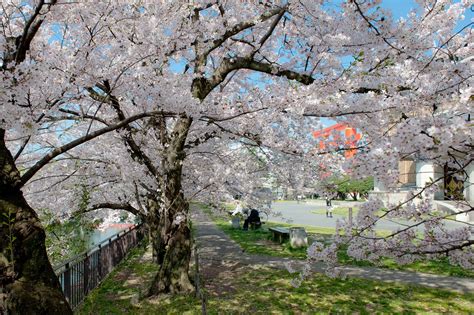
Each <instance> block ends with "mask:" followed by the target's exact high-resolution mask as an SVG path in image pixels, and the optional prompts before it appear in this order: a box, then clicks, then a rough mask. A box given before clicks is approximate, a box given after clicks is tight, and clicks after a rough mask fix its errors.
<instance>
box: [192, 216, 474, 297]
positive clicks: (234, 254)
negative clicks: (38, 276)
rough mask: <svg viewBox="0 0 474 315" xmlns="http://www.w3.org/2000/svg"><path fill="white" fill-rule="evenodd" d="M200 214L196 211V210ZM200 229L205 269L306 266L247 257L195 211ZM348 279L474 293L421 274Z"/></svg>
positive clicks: (461, 281)
mask: <svg viewBox="0 0 474 315" xmlns="http://www.w3.org/2000/svg"><path fill="white" fill-rule="evenodd" d="M196 210H197V209H196ZM192 219H193V222H194V225H195V226H196V228H197V235H196V236H197V243H198V248H199V260H200V264H201V265H204V267H206V266H207V267H209V265H211V266H215V267H216V270H222V269H224V270H225V269H226V268H229V269H231V268H233V267H235V266H237V265H247V266H249V268H253V267H257V266H259V265H263V266H269V267H273V268H279V269H285V266H284V263H285V262H288V261H291V262H293V263H294V264H295V265H296V266H298V265H299V266H302V264H303V262H302V261H298V260H291V259H289V258H279V257H271V256H264V255H254V254H248V253H245V252H244V251H243V250H242V248H241V247H240V246H239V245H238V244H237V243H235V242H234V241H233V240H231V239H230V238H229V237H228V236H227V235H226V234H225V233H224V232H222V231H221V230H220V229H219V228H217V227H216V226H215V224H214V223H213V222H212V220H211V219H209V218H208V216H207V215H206V214H204V213H203V212H202V211H194V214H193V216H192ZM312 269H313V270H314V271H315V272H320V273H321V272H323V270H324V268H323V265H322V264H317V265H314V266H312ZM344 271H345V273H346V275H347V276H348V277H357V278H366V279H371V280H379V281H395V282H402V283H407V284H416V285H423V286H428V287H432V288H439V289H448V290H454V291H458V292H463V293H466V292H474V280H472V279H469V278H456V277H448V276H440V275H432V274H425V273H419V272H409V271H396V270H388V269H381V268H370V267H352V266H347V267H344Z"/></svg>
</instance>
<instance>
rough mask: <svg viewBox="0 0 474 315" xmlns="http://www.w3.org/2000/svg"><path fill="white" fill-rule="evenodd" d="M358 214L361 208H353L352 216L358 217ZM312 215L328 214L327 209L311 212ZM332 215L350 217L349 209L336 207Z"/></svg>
mask: <svg viewBox="0 0 474 315" xmlns="http://www.w3.org/2000/svg"><path fill="white" fill-rule="evenodd" d="M357 212H359V208H357V207H352V215H353V217H355V216H356V215H357ZM311 213H314V214H324V215H325V214H326V209H316V210H311ZM332 214H337V215H341V216H345V217H347V216H349V207H334V208H333V209H332Z"/></svg>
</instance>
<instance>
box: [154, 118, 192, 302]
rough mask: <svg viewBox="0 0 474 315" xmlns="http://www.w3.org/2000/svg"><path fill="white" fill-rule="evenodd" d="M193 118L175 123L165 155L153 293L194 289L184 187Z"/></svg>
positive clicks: (182, 119) (180, 291)
mask: <svg viewBox="0 0 474 315" xmlns="http://www.w3.org/2000/svg"><path fill="white" fill-rule="evenodd" d="M190 125H191V119H190V118H180V119H179V120H178V122H177V123H176V125H175V127H174V130H173V133H172V134H171V136H170V141H169V143H168V145H167V146H166V150H165V152H164V155H163V159H162V167H163V175H164V176H163V178H162V184H161V185H162V194H163V195H162V203H160V214H159V222H160V223H159V232H160V240H159V241H158V243H157V244H158V248H157V254H158V262H159V263H160V271H159V272H158V274H157V275H156V277H155V279H154V281H153V284H152V286H151V288H150V292H149V293H150V295H156V294H159V293H172V294H175V293H186V292H192V291H194V287H193V285H192V284H191V281H190V279H189V263H190V260H191V248H192V239H191V230H190V228H189V222H188V212H189V204H188V203H187V202H186V200H185V199H184V195H183V192H182V190H181V174H182V168H183V160H184V158H185V154H184V151H183V148H184V144H185V141H186V137H187V133H188V130H189V127H190Z"/></svg>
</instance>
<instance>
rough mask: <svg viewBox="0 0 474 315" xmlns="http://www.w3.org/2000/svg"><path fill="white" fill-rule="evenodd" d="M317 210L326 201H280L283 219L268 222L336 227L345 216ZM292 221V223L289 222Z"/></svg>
mask: <svg viewBox="0 0 474 315" xmlns="http://www.w3.org/2000/svg"><path fill="white" fill-rule="evenodd" d="M360 204H361V203H358V202H343V201H336V202H334V201H333V206H335V207H339V206H344V207H350V206H352V207H357V206H359V205H360ZM316 209H326V204H325V201H324V200H309V201H305V202H299V203H298V202H296V201H278V202H273V203H272V210H273V212H281V214H282V215H283V216H282V217H279V216H274V215H269V217H268V220H269V221H273V222H285V223H291V224H298V225H300V224H301V225H309V226H319V227H329V228H335V227H336V220H337V219H343V218H344V217H343V216H340V215H333V218H327V217H326V215H324V214H315V213H311V211H313V210H316ZM289 220H290V222H289ZM399 222H401V223H408V222H407V221H399ZM446 225H447V227H448V228H450V229H452V228H456V227H461V226H464V224H462V223H457V222H452V221H447V222H446ZM400 227H402V225H401V224H398V223H396V222H392V221H389V220H384V219H382V220H380V221H379V222H378V223H377V224H376V229H377V230H396V229H397V228H400Z"/></svg>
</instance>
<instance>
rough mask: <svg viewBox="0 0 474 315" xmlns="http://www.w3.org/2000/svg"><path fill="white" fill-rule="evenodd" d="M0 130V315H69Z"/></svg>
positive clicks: (41, 229)
mask: <svg viewBox="0 0 474 315" xmlns="http://www.w3.org/2000/svg"><path fill="white" fill-rule="evenodd" d="M4 136H5V131H4V130H2V129H0V224H1V229H0V314H72V311H71V309H70V307H69V304H68V303H67V301H66V299H65V298H64V295H63V293H62V290H61V287H60V284H59V281H58V278H57V276H56V275H55V273H54V271H53V268H52V267H51V264H50V262H49V259H48V256H47V253H46V247H45V237H46V236H45V232H44V229H43V227H42V226H41V223H40V221H39V219H38V216H37V215H36V213H35V211H34V210H33V209H32V208H31V207H30V206H29V205H28V203H27V202H26V200H25V198H24V197H23V193H22V192H21V190H20V189H18V188H16V187H17V185H18V183H19V181H20V175H19V172H18V170H17V168H16V167H15V164H14V161H13V158H12V155H11V154H10V152H9V151H8V149H7V148H6V146H5V141H4Z"/></svg>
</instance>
